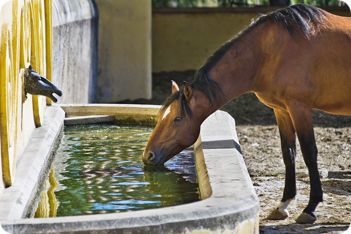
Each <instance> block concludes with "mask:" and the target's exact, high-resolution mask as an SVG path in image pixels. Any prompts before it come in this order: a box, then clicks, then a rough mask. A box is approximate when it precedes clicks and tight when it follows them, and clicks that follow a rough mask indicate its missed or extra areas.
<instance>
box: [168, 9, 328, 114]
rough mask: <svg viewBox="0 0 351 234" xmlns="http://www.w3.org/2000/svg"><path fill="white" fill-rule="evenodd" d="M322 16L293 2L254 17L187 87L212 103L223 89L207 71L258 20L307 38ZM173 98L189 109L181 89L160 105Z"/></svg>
mask: <svg viewBox="0 0 351 234" xmlns="http://www.w3.org/2000/svg"><path fill="white" fill-rule="evenodd" d="M324 18H325V13H324V11H323V10H321V9H319V8H317V7H314V6H310V5H306V4H296V5H292V6H289V7H286V8H282V9H278V10H276V11H273V12H271V13H269V14H266V15H261V16H260V17H258V18H257V19H255V20H254V21H253V22H252V23H251V24H250V26H249V27H247V28H246V29H245V30H243V31H242V32H240V33H239V34H238V35H237V36H236V37H234V38H233V39H231V40H229V41H227V42H226V43H224V44H223V45H222V46H221V47H220V48H219V49H218V50H216V51H215V52H214V53H213V54H212V55H211V56H210V57H209V58H208V59H207V61H206V62H205V63H204V65H202V66H201V67H200V69H199V70H198V71H197V72H196V73H195V76H194V80H193V81H192V82H191V87H192V88H193V89H196V90H199V91H201V92H203V93H204V94H205V95H206V96H207V98H208V99H209V101H210V103H211V104H213V103H214V102H215V101H216V100H218V98H219V97H221V96H222V95H223V92H222V90H221V87H220V86H219V85H218V83H217V82H216V81H214V80H212V79H211V78H210V76H209V71H210V70H211V69H212V68H213V67H214V66H215V65H216V64H217V63H218V61H219V60H221V58H222V57H223V56H224V54H225V53H226V52H227V51H228V50H229V49H230V48H231V47H232V46H233V44H234V43H235V42H236V41H238V40H240V39H241V38H242V36H244V35H245V34H247V33H249V32H251V31H252V30H253V29H254V28H256V27H257V26H258V25H260V24H263V23H265V22H272V23H275V24H278V25H280V26H281V27H282V28H283V29H285V30H287V31H288V32H289V33H290V35H291V36H296V32H300V34H297V35H302V36H303V37H304V38H306V39H309V37H310V36H311V35H312V34H313V33H314V32H315V31H316V28H318V26H319V25H320V24H321V23H322V22H323V20H324ZM177 99H178V100H179V102H180V104H181V108H182V111H183V113H185V114H189V115H191V110H190V108H189V106H188V104H187V102H186V100H185V97H184V94H183V91H182V89H181V90H180V91H179V92H176V93H174V94H172V95H171V96H170V97H169V98H168V99H167V100H166V101H165V103H164V104H163V108H162V109H166V107H168V106H169V105H170V104H171V103H172V102H173V101H175V100H177Z"/></svg>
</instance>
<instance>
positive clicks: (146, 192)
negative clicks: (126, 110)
mask: <svg viewBox="0 0 351 234" xmlns="http://www.w3.org/2000/svg"><path fill="white" fill-rule="evenodd" d="M151 130H152V129H150V128H143V127H120V126H115V125H88V126H76V127H65V129H64V135H63V138H62V142H61V144H60V146H59V148H58V150H57V153H56V155H55V160H54V163H53V168H54V169H55V173H54V174H55V178H56V181H57V183H58V185H57V188H56V191H55V192H54V193H55V196H56V200H57V205H58V206H57V212H53V213H54V215H53V216H69V215H84V214H100V213H113V212H124V211H133V210H141V209H150V208H157V207H166V206H173V205H178V204H184V203H189V202H193V201H197V200H199V194H198V185H197V183H196V182H195V181H196V177H195V169H194V162H193V157H192V153H191V152H183V153H181V154H180V155H178V156H177V157H176V158H175V159H174V160H172V161H170V162H169V163H167V164H166V167H167V168H168V169H165V170H162V171H145V170H144V168H143V163H142V162H141V155H142V152H143V149H144V146H145V144H146V141H147V139H148V136H149V134H150V132H151ZM180 162H181V163H180ZM49 197H50V195H49ZM50 204H51V203H50ZM39 213H40V212H39ZM56 213H57V214H56ZM36 216H38V215H36ZM39 216H40V215H39Z"/></svg>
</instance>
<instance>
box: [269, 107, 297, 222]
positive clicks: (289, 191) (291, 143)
mask: <svg viewBox="0 0 351 234" xmlns="http://www.w3.org/2000/svg"><path fill="white" fill-rule="evenodd" d="M274 114H275V118H276V120H277V124H278V128H279V133H280V141H281V148H282V154H283V160H284V164H285V186H284V193H283V198H282V200H281V202H280V204H279V206H278V207H277V208H276V209H274V210H273V211H272V212H271V213H270V214H269V216H268V217H267V219H271V220H282V219H286V218H287V217H289V212H288V209H287V208H288V206H289V204H290V202H291V201H293V200H294V198H295V195H296V174H295V157H296V134H295V129H294V126H293V123H292V120H291V118H290V116H289V113H288V112H286V111H282V110H277V109H275V110H274Z"/></svg>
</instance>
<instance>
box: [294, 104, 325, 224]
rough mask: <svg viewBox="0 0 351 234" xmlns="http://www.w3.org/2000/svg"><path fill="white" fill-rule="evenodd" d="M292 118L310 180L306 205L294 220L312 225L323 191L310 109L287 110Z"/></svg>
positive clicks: (297, 107) (296, 107)
mask: <svg viewBox="0 0 351 234" xmlns="http://www.w3.org/2000/svg"><path fill="white" fill-rule="evenodd" d="M289 112H290V115H291V117H292V120H293V123H294V126H295V130H296V132H297V137H298V139H299V142H300V146H301V151H302V155H303V159H304V161H305V164H306V166H307V169H308V173H309V179H310V198H309V202H308V205H307V206H306V208H305V209H304V210H303V212H302V213H301V215H300V216H299V217H298V218H297V219H296V222H297V223H314V222H315V221H316V216H315V215H314V211H315V210H316V208H317V206H318V204H319V203H320V202H322V201H323V190H322V185H321V181H320V178H319V172H318V165H317V155H318V150H317V146H316V141H315V137H314V131H313V124H312V111H311V109H308V108H304V107H303V106H297V105H295V106H294V107H293V108H291V110H289Z"/></svg>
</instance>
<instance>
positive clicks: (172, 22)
mask: <svg viewBox="0 0 351 234" xmlns="http://www.w3.org/2000/svg"><path fill="white" fill-rule="evenodd" d="M273 10H275V8H267V7H257V8H233V9H210V8H205V9H159V10H154V11H153V18H152V38H153V40H152V71H153V72H163V71H185V70H189V69H191V70H194V69H198V68H199V67H200V66H201V65H202V64H203V63H204V62H205V60H206V58H207V57H209V56H210V55H211V54H212V53H213V52H214V51H215V50H216V49H218V48H219V46H220V45H221V44H223V43H224V42H225V41H227V40H229V39H231V38H232V37H233V36H235V35H236V34H237V33H238V32H240V31H241V30H242V29H244V28H245V27H247V26H248V25H249V24H250V22H251V19H253V18H255V17H257V16H258V15H259V14H262V13H268V12H270V11H273ZM327 10H328V11H330V12H333V13H335V14H339V15H347V16H350V12H349V11H348V9H345V10H344V9H327Z"/></svg>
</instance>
